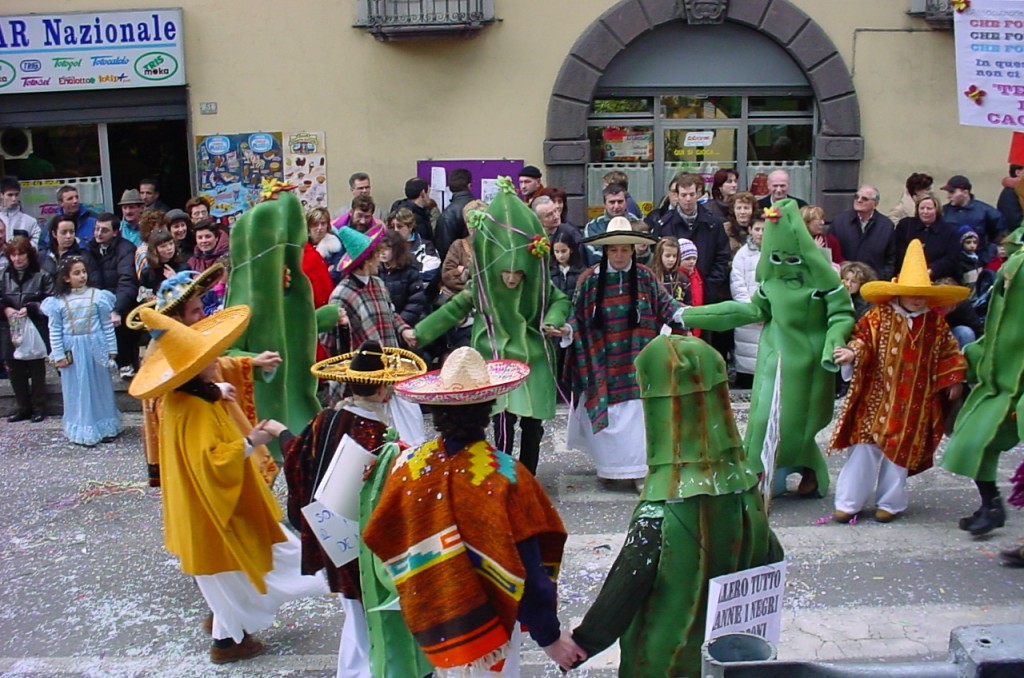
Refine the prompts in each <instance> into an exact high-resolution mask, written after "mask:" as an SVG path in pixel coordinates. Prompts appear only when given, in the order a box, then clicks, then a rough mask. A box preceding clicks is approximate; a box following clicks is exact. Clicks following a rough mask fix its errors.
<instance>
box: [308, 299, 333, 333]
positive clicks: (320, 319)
mask: <svg viewBox="0 0 1024 678" xmlns="http://www.w3.org/2000/svg"><path fill="white" fill-rule="evenodd" d="M332 301H333V300H332ZM313 313H314V314H315V316H316V331H317V332H330V331H331V330H333V329H334V328H335V327H336V326H337V325H338V304H337V303H328V304H325V305H323V306H321V307H320V308H318V309H316V311H314V312H313Z"/></svg>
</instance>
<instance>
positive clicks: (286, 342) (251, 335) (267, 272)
mask: <svg viewBox="0 0 1024 678" xmlns="http://www.w3.org/2000/svg"><path fill="white" fill-rule="evenodd" d="M276 196H277V197H276V198H275V199H271V200H267V201H266V202H262V203H260V204H258V205H256V206H255V207H253V208H252V209H251V210H249V211H247V212H246V213H245V214H243V215H242V217H241V218H240V219H239V220H238V221H237V222H235V225H234V226H232V228H231V277H230V280H229V282H228V295H227V300H226V302H225V304H226V305H227V306H234V305H236V304H245V305H246V306H248V307H249V308H251V309H252V319H251V320H250V322H249V327H248V329H247V330H246V331H245V333H244V334H243V335H242V336H241V337H240V338H239V339H238V341H237V342H235V345H234V348H235V349H238V350H242V351H248V352H251V353H259V352H261V351H277V352H278V353H280V354H281V358H282V361H281V365H280V367H278V373H277V376H276V378H275V379H274V380H273V381H271V382H257V383H256V411H257V412H258V413H259V416H260V418H271V419H277V420H278V421H280V422H282V423H283V424H285V425H286V426H287V427H288V428H289V429H291V430H292V431H301V430H302V429H303V428H304V427H305V426H306V424H307V423H308V422H309V421H310V420H311V419H313V417H314V416H315V415H316V413H317V412H319V411H320V403H319V402H318V401H317V399H316V386H317V380H316V377H314V376H313V375H312V374H310V372H309V368H310V366H312V365H313V363H314V362H316V335H317V331H318V329H319V330H321V331H325V330H327V329H330V328H331V327H333V326H334V325H335V324H337V321H338V307H337V306H336V305H328V306H323V307H321V308H320V309H314V308H313V289H312V287H311V286H310V284H309V279H308V278H306V276H305V275H304V274H303V273H302V249H303V246H304V245H305V244H306V240H307V237H308V236H307V231H306V220H305V217H304V216H303V214H302V205H301V204H300V203H299V200H298V198H296V197H295V196H294V195H292V194H291V193H290V192H287V191H282V192H280V193H277V194H276ZM268 447H270V450H271V453H272V454H273V456H274V459H275V460H276V461H277V462H278V464H280V463H281V460H282V458H281V448H280V446H279V445H278V442H277V440H274V441H273V443H272V444H271V445H268Z"/></svg>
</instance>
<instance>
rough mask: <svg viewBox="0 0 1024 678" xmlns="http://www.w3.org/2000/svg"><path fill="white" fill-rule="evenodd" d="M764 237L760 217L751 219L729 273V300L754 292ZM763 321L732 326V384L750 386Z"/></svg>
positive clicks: (742, 300)
mask: <svg viewBox="0 0 1024 678" xmlns="http://www.w3.org/2000/svg"><path fill="white" fill-rule="evenodd" d="M763 238H764V221H763V220H762V219H755V220H754V221H753V222H751V224H750V226H749V236H748V237H747V241H746V242H745V243H743V246H742V247H740V248H739V249H738V250H737V251H736V256H735V257H733V260H732V270H731V271H730V273H729V292H730V293H731V294H732V298H733V301H738V302H740V303H750V302H751V301H752V300H753V298H754V295H755V294H757V288H758V282H757V263H758V262H759V261H760V260H761V240H762V239H763ZM763 328H764V323H750V324H749V325H740V326H739V327H737V328H736V329H735V330H733V333H734V336H735V348H734V351H733V356H734V360H735V367H736V380H735V382H734V384H733V387H734V388H750V387H751V386H753V383H754V367H755V365H756V364H757V347H758V344H759V343H760V341H761V330H762V329H763Z"/></svg>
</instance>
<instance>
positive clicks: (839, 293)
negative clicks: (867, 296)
mask: <svg viewBox="0 0 1024 678" xmlns="http://www.w3.org/2000/svg"><path fill="white" fill-rule="evenodd" d="M825 310H826V313H827V323H828V325H827V329H826V330H825V345H824V347H823V348H822V350H821V366H822V367H824V368H825V369H826V370H828V371H830V372H838V371H839V366H838V365H836V364H835V362H834V361H833V360H832V354H833V352H834V351H835V350H836V349H837V348H839V347H840V346H845V345H846V342H847V340H848V339H849V337H850V332H851V331H852V330H853V326H854V323H855V322H856V316H855V315H854V313H853V300H852V299H850V293H849V292H848V291H847V289H846V288H845V287H844V286H842V285H839V286H838V287H836V288H835V289H833V290H830V291H829V292H826V293H825Z"/></svg>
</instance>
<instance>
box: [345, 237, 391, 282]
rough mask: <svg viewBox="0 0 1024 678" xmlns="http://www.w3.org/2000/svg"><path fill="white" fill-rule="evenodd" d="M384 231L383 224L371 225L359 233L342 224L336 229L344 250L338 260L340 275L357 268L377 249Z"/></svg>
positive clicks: (382, 238)
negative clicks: (364, 231) (368, 228)
mask: <svg viewBox="0 0 1024 678" xmlns="http://www.w3.org/2000/svg"><path fill="white" fill-rule="evenodd" d="M386 233H387V231H386V229H385V228H384V227H383V226H372V227H371V228H370V230H368V231H367V232H366V233H360V232H359V231H357V230H356V229H354V228H352V227H351V226H342V227H341V228H340V229H338V237H339V238H340V239H341V244H342V247H343V248H344V250H345V254H344V255H343V256H342V257H341V261H339V262H338V271H339V272H340V273H341V274H342V275H348V274H349V273H351V272H352V271H354V270H356V269H357V268H359V266H360V265H361V264H362V263H363V262H364V261H366V260H367V259H369V258H370V256H371V255H372V254H373V253H374V252H375V251H376V250H377V246H378V245H380V243H381V241H382V240H384V236H385V235H386Z"/></svg>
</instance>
